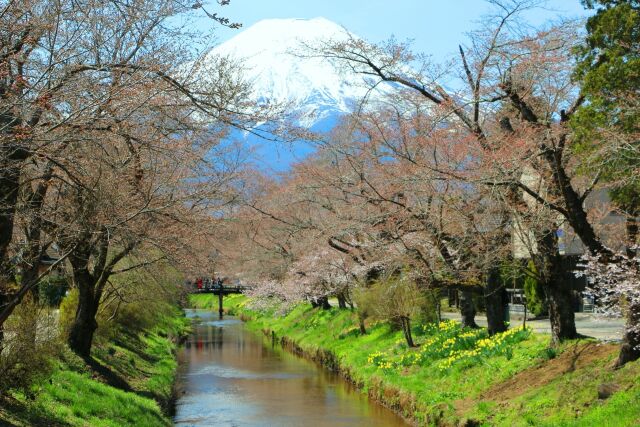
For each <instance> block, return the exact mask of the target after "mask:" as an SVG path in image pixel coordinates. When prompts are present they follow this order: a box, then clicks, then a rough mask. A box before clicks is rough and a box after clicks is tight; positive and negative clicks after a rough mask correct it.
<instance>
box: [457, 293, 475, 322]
mask: <svg viewBox="0 0 640 427" xmlns="http://www.w3.org/2000/svg"><path fill="white" fill-rule="evenodd" d="M459 292H460V294H459V300H460V314H461V315H462V327H463V328H473V329H476V328H478V327H479V326H478V324H477V323H476V307H475V305H474V304H473V291H471V290H461V291H459Z"/></svg>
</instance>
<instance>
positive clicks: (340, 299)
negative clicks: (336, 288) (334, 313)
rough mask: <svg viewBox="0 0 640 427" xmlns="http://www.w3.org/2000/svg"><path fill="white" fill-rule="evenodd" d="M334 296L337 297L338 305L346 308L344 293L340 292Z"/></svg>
mask: <svg viewBox="0 0 640 427" xmlns="http://www.w3.org/2000/svg"><path fill="white" fill-rule="evenodd" d="M336 297H337V298H338V307H339V308H344V309H346V308H347V299H346V298H345V296H344V293H342V292H340V293H339V294H338V295H336Z"/></svg>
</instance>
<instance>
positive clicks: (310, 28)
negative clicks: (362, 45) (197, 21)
mask: <svg viewBox="0 0 640 427" xmlns="http://www.w3.org/2000/svg"><path fill="white" fill-rule="evenodd" d="M349 37H356V36H353V35H350V34H349V33H348V32H347V31H346V30H345V29H344V28H343V27H341V26H339V25H338V24H336V23H334V22H331V21H329V20H327V19H325V18H315V19H268V20H263V21H260V22H258V23H256V24H254V25H252V26H251V27H249V28H247V29H246V30H244V31H243V32H241V33H240V34H238V35H237V36H235V37H233V38H232V39H230V40H228V41H226V42H225V43H222V44H221V45H219V46H217V47H216V48H214V49H213V50H211V51H210V52H209V53H208V55H207V57H205V59H204V62H205V63H206V62H207V58H210V59H211V60H212V61H213V59H214V58H215V57H217V56H230V57H231V58H235V59H237V60H239V62H240V63H241V64H242V66H243V67H244V75H245V78H246V79H247V80H248V81H250V82H252V84H253V87H254V93H253V96H254V97H255V99H256V101H262V102H265V101H269V102H278V103H294V104H295V105H296V110H297V112H298V113H300V114H301V116H302V118H301V124H303V125H305V126H307V127H313V126H315V125H317V124H318V123H320V122H323V121H325V122H326V121H327V120H329V121H333V120H331V118H332V117H333V118H335V116H336V114H340V113H346V112H349V111H351V110H352V109H353V105H354V102H357V101H358V100H359V99H361V98H362V97H363V96H364V95H365V93H366V88H365V87H364V85H363V78H362V77H361V76H358V75H353V74H351V75H349V74H344V73H340V72H338V71H337V70H336V69H335V67H334V66H333V65H332V64H331V63H330V62H329V61H328V60H326V59H325V58H320V57H310V56H304V53H305V50H304V46H305V45H317V44H318V43H319V42H322V41H328V40H334V41H341V40H346V39H347V38H349Z"/></svg>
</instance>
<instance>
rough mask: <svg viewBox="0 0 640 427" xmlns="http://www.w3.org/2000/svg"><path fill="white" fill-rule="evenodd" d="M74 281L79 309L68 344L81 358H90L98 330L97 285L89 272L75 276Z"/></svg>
mask: <svg viewBox="0 0 640 427" xmlns="http://www.w3.org/2000/svg"><path fill="white" fill-rule="evenodd" d="M74 279H75V282H76V286H77V287H78V308H77V310H76V317H75V319H74V321H73V323H72V324H71V328H70V331H69V336H68V343H69V347H71V349H72V350H73V351H74V352H75V353H77V354H78V355H79V356H81V357H84V358H89V356H90V355H91V345H92V343H93V334H94V333H95V331H96V329H97V328H98V322H96V313H97V312H98V301H97V298H96V295H95V283H93V280H92V278H91V276H90V275H89V274H88V273H87V272H84V273H78V274H75V275H74Z"/></svg>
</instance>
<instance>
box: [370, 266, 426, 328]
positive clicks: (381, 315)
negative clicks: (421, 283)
mask: <svg viewBox="0 0 640 427" xmlns="http://www.w3.org/2000/svg"><path fill="white" fill-rule="evenodd" d="M367 292H368V293H369V296H368V298H369V303H368V311H369V312H370V313H371V316H372V317H373V318H375V319H377V320H383V321H389V322H392V323H396V322H397V321H398V319H400V318H401V317H405V318H409V319H410V318H413V317H415V316H416V315H417V314H418V313H419V312H420V308H421V307H422V306H423V304H424V299H425V298H424V295H423V293H422V292H421V291H420V290H419V289H418V286H417V285H416V284H415V282H413V281H411V280H408V279H406V278H403V277H391V278H388V279H386V280H378V281H377V282H375V283H374V284H373V285H371V287H370V288H369V289H368V290H367Z"/></svg>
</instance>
